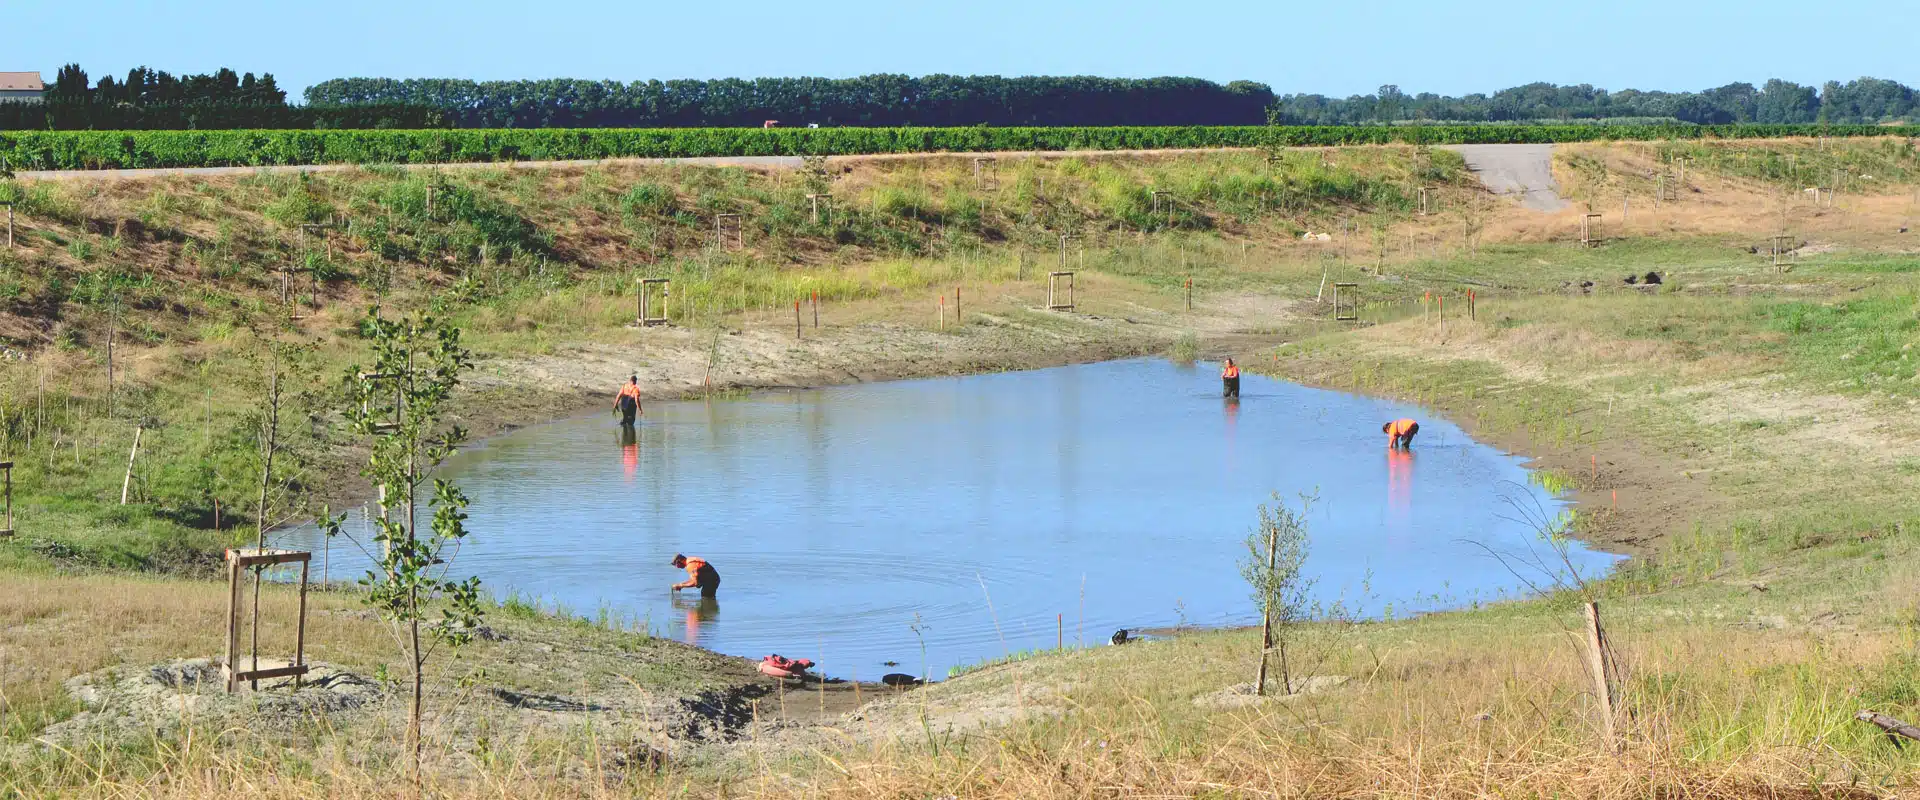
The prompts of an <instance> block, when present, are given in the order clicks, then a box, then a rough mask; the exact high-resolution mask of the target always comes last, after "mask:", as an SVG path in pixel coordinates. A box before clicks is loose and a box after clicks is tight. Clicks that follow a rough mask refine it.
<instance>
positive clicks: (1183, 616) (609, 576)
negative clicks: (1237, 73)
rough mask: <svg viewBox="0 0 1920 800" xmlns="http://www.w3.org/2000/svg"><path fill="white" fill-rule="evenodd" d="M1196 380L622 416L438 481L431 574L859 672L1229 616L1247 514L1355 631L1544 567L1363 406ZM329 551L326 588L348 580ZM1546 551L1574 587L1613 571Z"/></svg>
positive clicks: (1511, 501) (1482, 464) (1518, 492)
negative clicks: (459, 538) (439, 544)
mask: <svg viewBox="0 0 1920 800" xmlns="http://www.w3.org/2000/svg"><path fill="white" fill-rule="evenodd" d="M1217 374H1218V371H1217V367H1214V366H1211V365H1201V366H1196V367H1181V366H1178V365H1175V364H1171V363H1168V362H1165V361H1161V360H1151V359H1143V360H1130V361H1118V362H1108V363H1101V364H1089V365H1081V366H1070V367H1061V368H1057V369H1047V370H1039V371H1032V372H1014V373H1004V374H994V375H979V376H971V377H961V378H950V379H934V380H919V381H903V382H897V383H877V384H862V385H855V386H845V387H836V388H828V389H819V390H810V391H798V392H783V393H773V394H764V395H756V396H752V397H747V398H744V399H727V400H715V401H711V402H699V401H691V402H675V403H651V404H649V405H648V406H647V408H646V414H645V417H644V418H643V420H642V423H641V424H640V425H639V426H638V427H637V429H636V430H635V431H634V432H633V434H632V435H627V434H626V433H625V432H624V431H623V430H622V429H621V428H620V426H619V425H618V423H617V421H616V420H614V419H613V418H612V417H611V416H599V415H595V416H590V417H584V418H580V419H573V420H567V421H563V422H557V423H553V424H548V425H541V426H537V427H532V428H526V429H523V430H519V431H516V432H513V433H510V434H506V435H504V436H500V437H498V438H495V439H491V440H488V441H486V442H484V443H481V444H479V445H477V446H475V447H473V448H471V449H469V450H467V451H466V452H463V453H461V454H460V455H458V456H456V457H455V459H454V460H453V461H451V462H450V463H449V465H448V467H447V469H446V470H445V474H446V476H447V477H449V478H452V479H454V480H456V481H458V482H459V483H460V484H461V485H462V486H463V487H464V488H465V489H466V491H467V493H468V494H469V495H470V496H471V497H472V499H473V506H472V508H471V509H470V511H471V514H472V518H471V520H470V521H469V527H470V530H471V531H472V536H471V537H470V538H469V540H468V541H467V543H466V544H465V545H464V546H463V547H462V550H461V552H460V553H459V555H458V558H457V560H456V562H455V566H456V569H457V572H458V573H459V574H463V575H464V574H477V575H479V576H480V577H481V579H482V580H483V581H484V582H485V583H486V584H487V585H488V586H490V587H492V588H493V589H494V590H495V591H496V592H507V591H512V592H517V593H520V594H523V595H530V596H534V597H539V598H542V599H544V600H547V601H550V602H557V603H560V604H564V605H565V606H567V607H569V608H571V609H574V610H576V611H582V612H586V613H594V612H595V611H596V610H598V609H602V608H606V609H609V610H611V611H612V612H614V613H616V614H618V615H621V616H624V617H627V618H630V619H636V620H640V621H642V622H644V623H645V624H647V625H648V626H649V627H650V628H651V629H652V630H653V631H654V632H655V633H658V634H660V635H665V636H672V637H674V638H677V639H683V640H685V641H688V642H692V643H695V644H699V645H702V646H705V647H709V648H712V649H715V650H718V651H720V652H724V653H731V654H736V655H743V656H749V657H755V658H757V657H759V656H761V655H764V654H767V653H781V654H783V655H787V656H791V657H806V658H813V659H816V660H819V661H821V662H822V666H823V667H824V668H825V670H826V671H828V672H829V673H832V674H835V675H841V676H847V675H858V676H860V677H863V678H872V677H877V676H878V675H880V674H881V673H884V672H889V671H906V672H913V673H919V672H921V671H923V670H926V671H929V672H931V673H932V674H933V675H934V676H935V677H939V676H941V675H944V674H945V673H946V671H947V669H948V668H949V667H951V666H954V665H959V664H966V663H972V662H976V661H979V660H981V659H986V658H992V657H996V656H1000V655H1002V654H1005V653H1007V652H1010V651H1018V650H1022V649H1028V648H1045V647H1053V646H1054V645H1055V643H1056V641H1058V640H1060V639H1064V640H1065V642H1066V643H1067V644H1068V645H1073V644H1077V643H1081V642H1083V641H1084V642H1086V643H1088V644H1092V643H1095V642H1104V641H1105V640H1106V639H1107V638H1108V637H1109V636H1110V635H1111V634H1112V632H1113V631H1114V630H1115V629H1117V628H1123V627H1125V628H1139V627H1158V626H1169V625H1179V624H1190V625H1223V624H1236V623H1246V622H1250V621H1254V620H1255V619H1256V617H1255V615H1254V610H1253V606H1252V603H1251V601H1250V599H1249V592H1248V587H1247V584H1246V583H1245V582H1244V581H1243V580H1242V579H1241V577H1240V574H1239V566H1238V564H1239V561H1240V559H1241V558H1242V557H1243V556H1244V555H1245V553H1246V546H1245V543H1244V541H1245V538H1246V536H1247V534H1248V533H1249V532H1251V531H1252V529H1253V528H1254V527H1255V525H1256V523H1257V521H1258V516H1257V513H1256V509H1257V507H1258V506H1259V505H1260V504H1262V503H1272V502H1274V500H1273V498H1272V494H1273V493H1275V492H1279V493H1280V494H1281V495H1282V498H1283V500H1284V501H1286V502H1289V503H1296V504H1297V502H1298V501H1297V499H1296V496H1297V495H1298V494H1300V493H1303V492H1305V493H1317V495H1318V497H1319V499H1318V501H1317V503H1316V504H1315V505H1314V506H1313V509H1312V512H1311V516H1310V525H1311V531H1312V535H1311V552H1310V555H1309V561H1308V566H1309V570H1310V571H1311V572H1312V574H1313V575H1314V576H1315V577H1316V578H1317V579H1318V581H1319V587H1318V595H1319V596H1320V597H1321V598H1322V599H1323V600H1327V601H1332V600H1334V599H1338V598H1341V597H1344V598H1345V599H1346V601H1347V602H1349V603H1350V604H1359V605H1363V606H1364V609H1365V611H1366V612H1367V613H1371V614H1379V613H1382V612H1384V611H1386V610H1388V609H1389V608H1391V609H1392V610H1393V611H1394V612H1395V613H1407V612H1414V611H1419V610H1425V609H1432V608H1438V607H1445V606H1450V605H1458V604H1460V603H1463V602H1468V601H1471V600H1483V599H1494V598H1497V597H1499V596H1500V595H1501V594H1502V593H1503V592H1512V591H1514V590H1515V589H1516V588H1519V587H1521V583H1520V581H1519V580H1518V579H1516V578H1515V576H1514V575H1513V574H1512V573H1511V572H1510V571H1509V567H1508V566H1504V565H1503V564H1502V563H1500V561H1499V560H1496V559H1494V558H1492V557H1491V556H1489V555H1488V549H1489V548H1490V549H1492V550H1494V551H1497V552H1501V553H1506V554H1509V555H1510V556H1514V557H1517V558H1519V559H1522V560H1527V559H1531V558H1534V557H1535V556H1534V555H1533V554H1540V553H1546V551H1545V550H1544V549H1543V547H1542V545H1541V543H1540V541H1539V535H1538V532H1537V531H1536V530H1535V529H1534V528H1533V527H1531V526H1530V525H1528V524H1525V523H1524V522H1523V521H1521V519H1520V514H1519V509H1517V508H1516V506H1515V504H1518V505H1519V506H1520V507H1521V508H1524V509H1526V511H1527V512H1528V513H1529V514H1537V513H1540V512H1542V511H1544V512H1545V513H1547V514H1552V513H1554V512H1555V511H1556V510H1557V509H1558V508H1559V502H1558V501H1556V500H1555V499H1553V498H1552V497H1550V496H1548V495H1547V494H1546V493H1544V492H1543V491H1541V490H1539V489H1536V488H1533V487H1530V486H1529V485H1528V484H1527V473H1526V470H1525V469H1524V468H1523V467H1522V465H1521V463H1520V461H1519V460H1518V459H1516V458H1514V457H1512V456H1509V455H1507V454H1504V453H1502V452H1500V451H1498V450H1496V449H1494V448H1491V447H1488V446H1485V445H1482V444H1478V443H1476V442H1474V441H1472V440H1471V439H1469V438H1468V437H1467V436H1465V435H1464V434H1463V433H1462V432H1461V431H1460V429H1459V428H1458V427H1456V426H1455V425H1453V424H1451V423H1449V422H1447V421H1446V420H1444V419H1439V418H1436V417H1433V416H1431V415H1429V414H1427V413H1425V412H1423V411H1422V410H1421V409H1418V408H1415V407H1411V406H1407V405H1404V404H1400V403H1395V402H1391V401H1386V400H1378V399H1373V398H1366V397H1360V396H1355V395H1349V394H1343V393H1339V392H1331V391H1324V390H1318V389H1310V388H1305V387H1301V386H1297V385H1293V384H1289V383H1285V382H1282V381H1277V380H1271V379H1266V378H1262V377H1259V376H1254V375H1248V376H1246V378H1245V379H1244V386H1243V393H1242V398H1241V399H1240V401H1239V402H1238V403H1231V402H1228V401H1225V400H1222V399H1221V397H1220V396H1219V380H1218V378H1217V377H1216V376H1217ZM610 391H611V390H610ZM1401 416H1412V417H1415V418H1416V419H1419V420H1420V421H1421V432H1420V435H1419V438H1418V439H1417V441H1416V442H1415V444H1414V450H1413V452H1412V453H1411V454H1390V453H1389V452H1388V451H1387V449H1386V447H1385V438H1384V437H1383V436H1382V435H1381V433H1380V425H1381V423H1382V422H1384V421H1387V420H1390V419H1394V418H1398V417H1401ZM291 538H294V539H300V540H303V541H302V542H301V544H303V545H318V542H317V541H315V539H314V537H313V535H312V533H311V531H304V532H295V533H294V534H292V536H291ZM332 550H333V552H332V555H331V556H330V558H331V561H332V566H331V567H330V570H331V572H332V574H333V575H334V576H335V577H342V576H350V575H357V574H359V572H360V571H362V569H363V568H364V562H361V563H360V564H354V563H352V561H351V560H350V559H349V558H348V557H347V556H346V555H345V554H344V553H343V552H342V551H343V547H342V546H341V545H339V544H335V545H334V546H333V548H332ZM675 553H686V554H689V555H695V556H699V557H702V558H706V559H708V560H709V561H710V562H712V563H713V564H714V565H715V567H717V568H718V569H719V571H720V574H721V576H722V586H721V590H720V593H719V597H718V598H717V600H716V601H714V602H710V603H702V602H700V601H699V598H698V597H697V596H695V595H693V593H691V592H683V593H679V594H675V593H673V592H670V591H669V590H668V588H667V587H668V586H669V585H670V584H672V583H673V582H675V581H678V580H680V579H682V578H683V577H684V575H685V574H684V573H683V572H681V571H679V570H676V569H674V568H673V567H671V566H669V565H668V561H669V560H670V559H671V558H672V557H673V555H674V554H675ZM1572 555H1573V560H1574V563H1575V564H1577V565H1578V566H1579V567H1580V568H1581V569H1582V570H1583V571H1591V572H1595V573H1597V572H1599V571H1601V570H1604V568H1605V567H1606V565H1608V564H1610V563H1611V561H1612V560H1613V557H1612V556H1608V555H1605V554H1599V553H1593V552H1588V551H1586V550H1584V549H1579V548H1576V549H1575V550H1574V552H1573V554H1572ZM1522 569H1523V571H1524V570H1525V569H1526V568H1524V567H1523V568H1522ZM1528 577H1529V578H1533V579H1536V580H1537V579H1538V577H1539V576H1538V575H1534V574H1529V575H1528ZM1369 579H1370V580H1369ZM1369 585H1370V587H1371V589H1370V591H1369V590H1368V589H1366V588H1365V587H1366V586H1369ZM889 661H892V662H897V663H898V666H889V665H887V664H886V663H885V662H889Z"/></svg>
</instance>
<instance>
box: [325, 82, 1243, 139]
mask: <svg viewBox="0 0 1920 800" xmlns="http://www.w3.org/2000/svg"><path fill="white" fill-rule="evenodd" d="M306 100H307V103H308V104H310V105H315V106H334V105H390V106H425V107H430V108H434V109H439V110H441V111H443V112H445V113H446V114H448V115H449V118H450V122H451V123H452V124H456V125H458V126H460V127H483V128H543V127H635V128H652V127H669V128H673V127H758V126H759V125H761V123H763V122H764V121H766V120H779V121H780V122H781V124H783V125H787V126H799V125H807V124H819V125H823V126H828V125H849V126H904V125H915V126H921V127H959V126H968V125H994V126H1016V125H1037V126H1059V125H1259V124H1262V123H1264V122H1265V121H1266V109H1267V107H1268V106H1269V105H1272V104H1273V101H1274V94H1273V90H1272V89H1270V88H1268V87H1267V86H1266V85H1264V84H1259V83H1251V82H1247V81H1235V82H1233V83H1228V84H1224V85H1222V84H1218V83H1214V82H1212V81H1205V80H1200V79H1197V78H1147V79H1137V80H1136V79H1126V78H1095V77H1022V78H1005V77H1000V76H993V75H974V76H961V75H928V76H926V77H920V78H914V77H909V76H906V75H866V76H862V77H858V78H846V79H835V78H755V79H752V80H744V79H739V78H727V79H722V80H711V81H704V80H672V81H657V80H654V81H634V82H632V83H620V82H617V81H586V80H567V79H551V80H538V81H470V80H430V79H416V80H394V79H389V78H342V79H335V80H329V81H325V82H323V83H320V84H317V85H315V86H313V87H311V88H309V89H307V92H306Z"/></svg>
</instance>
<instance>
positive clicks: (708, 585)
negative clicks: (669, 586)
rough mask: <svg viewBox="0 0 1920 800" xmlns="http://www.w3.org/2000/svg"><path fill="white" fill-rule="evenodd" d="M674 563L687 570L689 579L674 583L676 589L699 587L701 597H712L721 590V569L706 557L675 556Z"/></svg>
mask: <svg viewBox="0 0 1920 800" xmlns="http://www.w3.org/2000/svg"><path fill="white" fill-rule="evenodd" d="M673 565H674V566H676V567H679V568H681V569H684V570H686V571H687V579H686V580H684V581H681V582H680V583H676V584H674V585H673V590H674V591H676V592H677V591H680V590H681V589H696V588H697V589H699V590H700V596H701V597H712V596H714V595H715V594H718V593H719V591H720V571H719V570H716V569H714V568H713V565H712V564H709V563H707V562H706V560H705V559H700V558H688V557H686V556H683V555H675V556H674V557H673Z"/></svg>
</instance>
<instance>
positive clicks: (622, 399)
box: [613, 375, 640, 425]
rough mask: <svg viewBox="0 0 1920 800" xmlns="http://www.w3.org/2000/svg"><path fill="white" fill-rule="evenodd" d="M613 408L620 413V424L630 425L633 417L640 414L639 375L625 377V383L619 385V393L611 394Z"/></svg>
mask: <svg viewBox="0 0 1920 800" xmlns="http://www.w3.org/2000/svg"><path fill="white" fill-rule="evenodd" d="M613 410H614V411H617V412H619V414H620V424H622V425H632V424H633V418H634V417H636V416H639V414H640V376H639V375H635V376H633V377H631V378H628V379H627V385H625V386H622V387H620V393H619V394H617V395H614V396H613Z"/></svg>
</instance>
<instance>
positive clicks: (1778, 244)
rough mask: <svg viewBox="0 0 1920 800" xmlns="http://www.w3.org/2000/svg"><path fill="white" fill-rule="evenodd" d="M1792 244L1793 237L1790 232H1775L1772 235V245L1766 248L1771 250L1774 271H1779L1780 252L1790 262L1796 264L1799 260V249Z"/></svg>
mask: <svg viewBox="0 0 1920 800" xmlns="http://www.w3.org/2000/svg"><path fill="white" fill-rule="evenodd" d="M1793 245H1794V237H1793V235H1792V234H1786V233H1777V234H1774V235H1773V246H1772V247H1770V248H1768V249H1769V250H1771V251H1772V255H1773V271H1774V272H1779V271H1780V256H1781V255H1782V254H1785V255H1786V256H1787V258H1788V260H1789V261H1791V262H1792V263H1796V264H1797V263H1799V262H1800V249H1799V248H1797V247H1794V246H1793Z"/></svg>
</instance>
